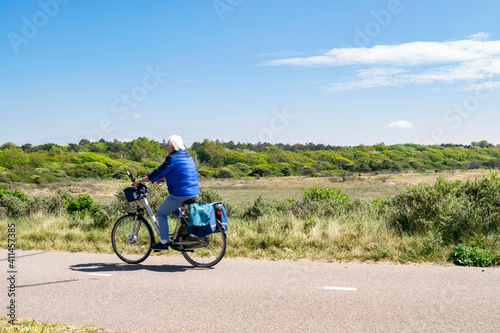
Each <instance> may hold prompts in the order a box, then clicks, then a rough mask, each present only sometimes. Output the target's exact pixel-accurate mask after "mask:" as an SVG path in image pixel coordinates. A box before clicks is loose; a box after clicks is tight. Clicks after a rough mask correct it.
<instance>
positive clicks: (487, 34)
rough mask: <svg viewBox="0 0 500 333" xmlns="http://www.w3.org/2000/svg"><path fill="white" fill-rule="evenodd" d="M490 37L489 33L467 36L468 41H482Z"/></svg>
mask: <svg viewBox="0 0 500 333" xmlns="http://www.w3.org/2000/svg"><path fill="white" fill-rule="evenodd" d="M490 37H491V34H490V33H487V32H478V33H477V34H472V35H470V36H469V38H470V39H476V40H483V39H488V38H490Z"/></svg>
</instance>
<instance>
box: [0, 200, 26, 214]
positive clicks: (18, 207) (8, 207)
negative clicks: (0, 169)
mask: <svg viewBox="0 0 500 333" xmlns="http://www.w3.org/2000/svg"><path fill="white" fill-rule="evenodd" d="M0 207H4V208H5V209H4V213H2V214H5V213H6V215H7V217H21V216H24V215H26V213H27V211H28V210H27V207H26V204H25V203H24V202H23V201H22V200H21V199H19V198H18V197H15V196H13V195H4V196H3V197H2V198H0Z"/></svg>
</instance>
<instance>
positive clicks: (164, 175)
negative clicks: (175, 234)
mask: <svg viewBox="0 0 500 333" xmlns="http://www.w3.org/2000/svg"><path fill="white" fill-rule="evenodd" d="M167 151H168V156H167V158H166V159H165V162H163V164H162V165H160V166H159V167H158V168H156V169H155V170H154V171H153V172H151V173H149V174H148V175H147V176H145V177H142V178H137V179H136V180H135V181H134V187H135V188H137V186H138V185H139V184H141V183H143V182H147V181H150V182H157V183H161V182H163V181H166V182H167V186H168V193H169V196H168V197H167V199H166V200H165V201H164V202H163V204H162V205H161V206H160V208H158V211H157V215H158V222H159V224H160V238H161V239H160V241H159V242H158V243H156V244H153V245H152V246H151V249H153V250H168V246H169V245H170V244H171V243H172V241H171V240H170V237H169V230H168V215H170V214H173V215H175V216H176V217H179V213H180V209H179V207H180V206H181V205H182V203H183V202H184V201H187V200H189V199H193V198H196V197H198V194H199V189H198V171H197V170H196V165H195V164H194V161H193V158H192V157H191V155H189V153H188V152H187V150H186V148H185V147H184V144H183V141H182V138H181V137H180V136H178V135H171V136H170V137H169V138H168V141H167Z"/></svg>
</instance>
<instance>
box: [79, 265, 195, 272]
mask: <svg viewBox="0 0 500 333" xmlns="http://www.w3.org/2000/svg"><path fill="white" fill-rule="evenodd" d="M69 269H71V270H73V271H78V272H88V273H99V272H133V271H142V270H146V271H152V272H163V273H177V272H184V271H186V270H188V269H189V270H193V269H196V268H195V267H193V266H170V265H161V266H157V265H128V264H116V263H113V264H107V263H87V264H77V265H72V266H69Z"/></svg>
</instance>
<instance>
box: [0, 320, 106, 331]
mask: <svg viewBox="0 0 500 333" xmlns="http://www.w3.org/2000/svg"><path fill="white" fill-rule="evenodd" d="M0 332H5V333H14V332H15V333H18V332H19V333H62V332H64V333H68V332H69V333H111V332H114V331H111V330H108V329H104V328H96V327H88V326H80V327H77V326H72V325H66V324H48V323H39V322H37V321H35V320H31V319H16V323H15V325H12V324H9V322H8V319H7V318H5V317H0Z"/></svg>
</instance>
